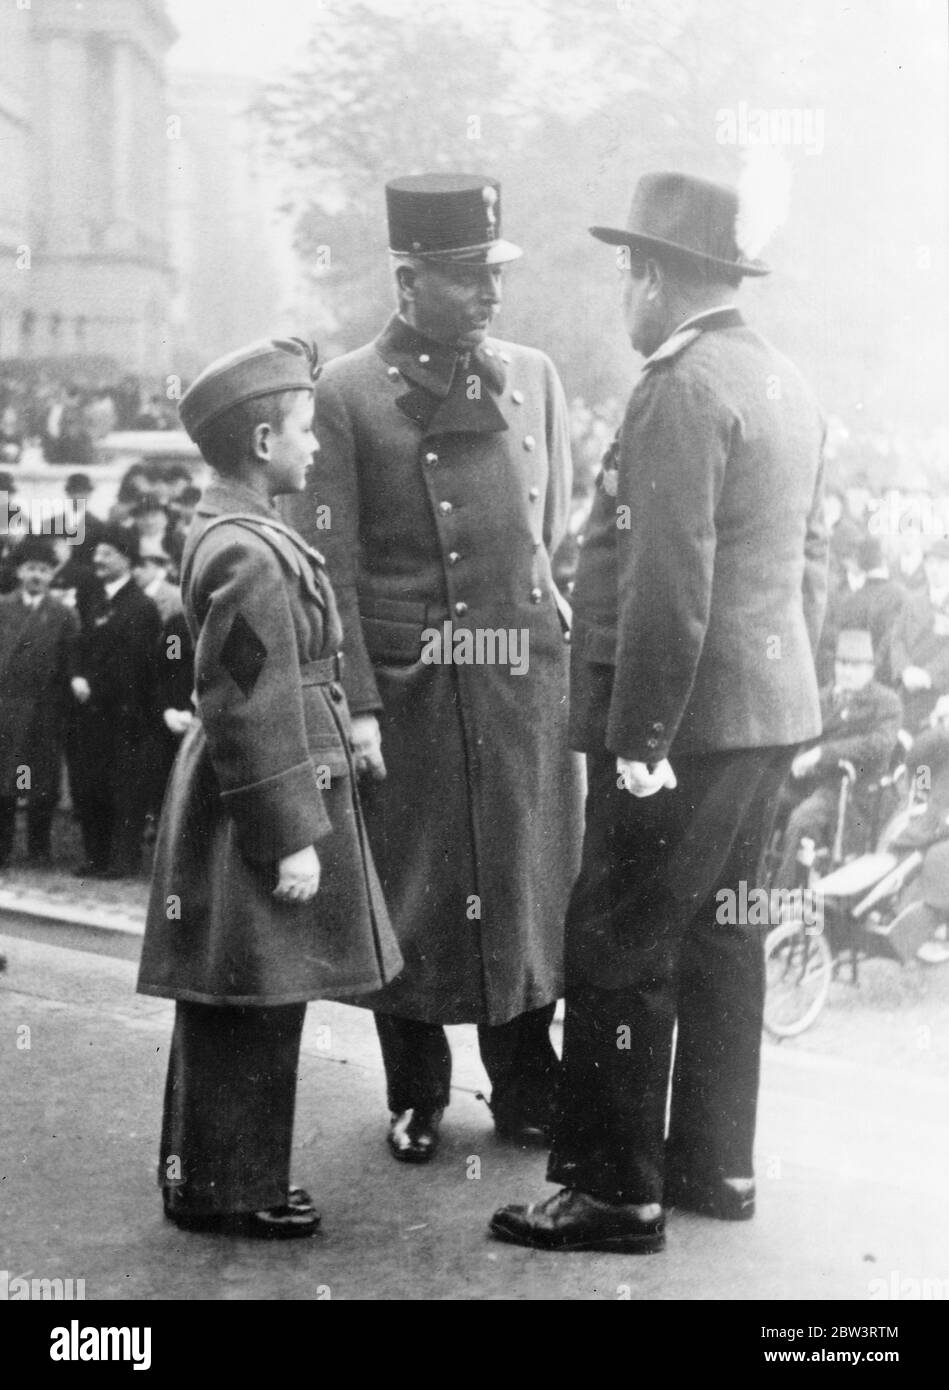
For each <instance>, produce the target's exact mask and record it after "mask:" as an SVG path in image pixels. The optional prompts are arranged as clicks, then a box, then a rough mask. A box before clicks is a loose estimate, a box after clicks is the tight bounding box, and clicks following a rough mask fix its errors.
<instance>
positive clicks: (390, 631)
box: [292, 317, 581, 1024]
mask: <svg viewBox="0 0 949 1390" xmlns="http://www.w3.org/2000/svg"><path fill="white" fill-rule="evenodd" d="M316 433H317V437H318V438H319V440H320V446H321V451H322V452H321V454H320V456H319V458H320V465H319V467H318V469H316V470H314V472H313V474H311V481H312V488H311V491H310V493H309V495H308V496H307V497H306V498H305V499H303V501H302V504H299V505H297V506H296V507H294V509H293V512H292V515H293V517H294V518H295V520H296V524H297V525H298V526H299V528H300V529H301V530H302V531H303V532H304V534H305V535H307V537H308V539H310V540H312V541H313V543H314V544H316V545H319V546H321V547H323V548H325V550H326V554H327V562H328V565H329V568H330V572H331V574H332V575H333V581H334V585H335V586H336V589H337V593H338V596H339V601H340V608H341V613H342V618H343V627H344V631H345V634H346V636H345V644H344V651H345V653H346V674H345V679H346V681H347V688H348V691H349V694H350V699H351V703H352V706H353V708H354V709H355V710H358V711H361V712H363V711H378V712H379V713H380V719H381V727H382V751H383V755H384V757H385V760H386V766H387V768H388V777H387V779H386V781H384V782H382V783H379V784H374V785H372V786H370V787H367V788H366V789H365V795H364V802H365V806H366V814H367V822H368V825H369V831H370V839H371V842H372V845H373V851H374V854H375V857H376V862H377V865H378V866H379V872H380V875H381V877H382V881H383V886H384V888H385V892H386V898H387V901H388V903H389V907H390V911H391V912H392V915H393V921H394V923H395V925H396V930H397V932H398V934H399V939H400V943H401V946H402V951H403V955H404V956H405V959H406V970H405V973H404V975H403V977H402V978H401V979H400V980H399V981H398V982H397V983H396V985H395V986H394V987H393V988H392V989H390V990H387V991H386V993H385V995H384V996H383V997H382V998H381V999H375V1000H373V1001H371V1002H372V1003H373V1006H374V1007H377V1008H381V1009H383V1011H388V1012H392V1013H396V1014H401V1015H403V1016H406V1017H410V1018H418V1019H424V1020H428V1021H430V1022H441V1023H451V1022H472V1021H476V1020H477V1021H484V1022H490V1023H492V1024H494V1023H503V1022H506V1021H507V1020H509V1019H511V1018H513V1017H514V1016H516V1015H517V1014H520V1013H522V1012H523V1011H524V1010H527V1009H534V1008H539V1007H541V1006H542V1005H544V1004H546V1003H548V1002H549V1001H551V1000H553V999H555V998H557V996H558V994H559V993H560V991H561V952H562V930H563V917H564V914H565V910H566V903H567V896H568V893H569V889H570V885H571V882H572V879H573V877H574V874H575V870H576V866H577V863H578V856H579V838H580V825H581V804H580V789H579V781H578V770H577V767H576V766H575V761H574V760H573V759H572V758H571V756H570V754H569V750H568V747H567V738H566V719H567V676H568V671H567V652H568V648H567V645H566V629H567V622H568V614H567V612H566V605H564V604H563V602H562V600H561V599H560V596H559V594H558V592H557V589H556V586H555V584H554V582H553V579H552V575H551V565H550V556H551V554H552V553H553V551H554V550H555V548H556V546H557V544H558V542H559V541H560V539H561V537H562V536H563V534H564V530H565V527H566V523H567V513H568V506H569V501H570V487H571V479H570V471H571V470H570V455H569V441H568V430H567V417H566V409H565V403H564V399H563V392H562V388H561V386H560V383H559V380H558V378H557V375H556V373H555V371H554V368H553V366H552V364H551V363H550V361H549V360H548V359H547V358H546V357H545V356H544V355H543V354H542V353H540V352H537V351H536V350H534V349H531V348H525V347H520V346H517V345H515V344H513V343H506V342H501V341H499V340H495V339H490V340H489V341H488V342H487V344H486V345H484V346H483V347H482V348H481V349H480V350H479V351H477V352H476V353H474V354H473V355H472V357H471V359H470V361H468V362H465V361H463V360H461V359H460V358H457V357H456V355H455V353H454V352H452V351H451V350H450V349H448V348H446V347H444V346H442V345H440V344H438V343H434V342H430V341H429V340H428V339H426V338H424V337H422V336H421V335H419V334H418V333H417V332H416V331H415V330H414V329H412V328H410V327H409V326H408V325H407V324H406V323H405V322H404V321H403V320H402V319H400V318H398V317H396V318H394V319H393V320H392V321H391V322H390V324H389V325H388V327H387V328H386V329H385V330H384V332H383V333H382V334H381V336H380V337H379V338H378V339H377V340H376V341H375V342H374V343H371V344H369V345H367V346H366V347H363V348H360V349H359V350H357V351H356V352H352V353H349V354H348V355H347V356H344V357H341V358H338V359H337V360H336V361H333V362H330V363H329V364H328V365H327V367H326V368H325V369H324V372H323V375H322V377H321V378H320V380H319V381H318V382H317V385H316ZM294 500H296V499H294ZM320 508H328V511H322V512H321V511H320ZM327 521H329V528H328V529H322V528H324V527H325V526H326V524H327ZM446 623H449V624H451V633H452V639H451V641H452V644H453V642H454V633H455V631H456V630H461V631H466V632H468V633H472V634H474V633H477V632H479V631H480V632H482V633H484V632H495V633H498V632H503V633H504V634H505V640H507V634H509V633H512V632H513V633H515V634H516V635H517V640H518V641H519V642H520V641H524V642H526V643H527V651H528V653H529V661H528V664H527V667H526V669H525V671H524V673H523V674H520V675H516V674H513V666H514V663H513V662H511V661H507V662H505V661H501V660H498V661H495V662H494V663H491V662H484V661H483V662H481V663H480V664H471V665H455V664H445V663H442V664H438V663H434V664H427V663H425V662H423V661H422V659H421V653H422V647H423V640H424V639H423V634H424V633H425V631H426V630H428V631H429V632H432V631H437V632H443V631H444V624H446ZM452 650H453V646H452ZM493 651H494V653H495V654H496V655H499V654H502V653H500V648H499V647H498V646H494V647H493ZM510 654H511V653H510V648H508V652H507V655H508V656H510Z"/></svg>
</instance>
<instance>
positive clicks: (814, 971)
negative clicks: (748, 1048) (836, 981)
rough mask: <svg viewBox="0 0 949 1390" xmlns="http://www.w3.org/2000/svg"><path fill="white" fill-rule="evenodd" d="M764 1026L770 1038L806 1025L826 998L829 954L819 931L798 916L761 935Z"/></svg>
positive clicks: (790, 1033)
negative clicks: (762, 946) (762, 940)
mask: <svg viewBox="0 0 949 1390" xmlns="http://www.w3.org/2000/svg"><path fill="white" fill-rule="evenodd" d="M764 954H765V1000H764V1026H765V1028H766V1029H767V1031H768V1032H769V1033H770V1034H771V1036H772V1037H774V1038H793V1037H795V1036H796V1035H797V1034H798V1033H803V1032H804V1030H805V1028H809V1027H810V1026H811V1024H812V1023H813V1022H814V1020H815V1018H816V1017H817V1015H818V1014H819V1013H820V1011H821V1009H822V1008H823V1007H824V1004H825V1003H826V1002H827V995H828V994H829V993H830V981H831V975H832V973H833V957H832V955H831V951H830V947H829V946H828V944H827V939H826V937H825V936H824V934H823V932H818V933H814V931H813V928H808V926H807V924H806V922H804V921H803V920H802V919H801V918H797V917H794V918H791V919H790V920H788V921H787V922H781V923H780V924H779V925H778V926H776V927H775V928H774V929H773V930H772V931H770V932H769V933H768V935H767V937H766V938H765V947H764Z"/></svg>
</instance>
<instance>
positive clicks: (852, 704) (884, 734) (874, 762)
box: [809, 681, 903, 782]
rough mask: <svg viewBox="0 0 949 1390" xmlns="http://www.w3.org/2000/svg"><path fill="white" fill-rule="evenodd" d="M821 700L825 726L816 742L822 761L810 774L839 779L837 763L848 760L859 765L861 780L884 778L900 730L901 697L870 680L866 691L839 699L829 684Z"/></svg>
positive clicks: (817, 776)
mask: <svg viewBox="0 0 949 1390" xmlns="http://www.w3.org/2000/svg"><path fill="white" fill-rule="evenodd" d="M820 703H821V720H822V725H823V727H822V731H821V735H820V738H819V740H818V741H817V744H816V745H815V746H816V747H818V748H819V749H820V761H819V762H818V764H817V766H816V767H815V768H813V769H812V771H811V773H810V774H809V776H810V777H812V778H819V779H823V778H825V777H831V778H833V779H834V780H836V777H837V774H838V763H840V762H841V761H844V760H845V761H847V762H849V763H852V764H853V766H854V767H855V768H856V772H857V778H858V781H859V782H872V781H873V780H874V779H875V778H877V777H881V776H882V775H883V773H884V772H886V770H887V766H888V764H889V760H890V757H891V755H892V753H893V750H894V748H895V747H896V737H897V734H898V733H899V731H900V721H901V720H902V718H903V706H902V703H901V702H900V697H899V696H898V695H897V694H896V693H895V691H893V690H888V689H887V688H886V686H885V685H879V684H878V683H877V682H876V681H871V682H870V684H869V685H867V686H865V687H864V688H863V690H857V691H854V692H852V693H850V694H847V695H844V696H842V697H841V698H840V699H839V700H835V699H834V690H833V687H832V686H827V687H825V688H824V689H823V690H822V691H821V698H820Z"/></svg>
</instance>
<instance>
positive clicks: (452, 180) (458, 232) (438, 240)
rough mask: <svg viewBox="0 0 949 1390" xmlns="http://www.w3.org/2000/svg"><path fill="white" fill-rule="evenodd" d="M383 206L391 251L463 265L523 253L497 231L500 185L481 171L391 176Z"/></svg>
mask: <svg viewBox="0 0 949 1390" xmlns="http://www.w3.org/2000/svg"><path fill="white" fill-rule="evenodd" d="M386 210H387V212H388V216H389V250H390V251H391V252H392V253H393V254H394V255H398V256H418V257H419V258H420V259H422V260H430V261H444V262H448V263H460V264H466V265H502V264H503V263H504V262H505V261H515V260H517V258H518V257H519V256H521V255H523V252H522V251H521V248H520V247H519V246H515V245H514V243H513V242H512V241H505V240H504V239H503V237H502V236H501V185H500V184H499V183H498V181H497V179H492V178H487V177H486V176H485V175H483V174H410V175H407V176H406V177H405V178H400V179H391V180H390V181H389V183H387V184H386Z"/></svg>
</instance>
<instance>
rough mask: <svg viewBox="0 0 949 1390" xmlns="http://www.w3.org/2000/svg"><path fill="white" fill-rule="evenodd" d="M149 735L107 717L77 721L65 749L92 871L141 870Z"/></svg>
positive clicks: (99, 713)
mask: <svg viewBox="0 0 949 1390" xmlns="http://www.w3.org/2000/svg"><path fill="white" fill-rule="evenodd" d="M146 758H147V729H146V726H145V725H144V724H141V723H138V722H134V721H124V720H122V719H121V718H120V717H118V716H110V715H109V714H108V713H107V712H103V711H99V710H96V711H92V712H91V713H90V712H85V711H83V712H82V713H81V714H80V715H79V716H77V718H76V721H75V726H74V728H73V730H72V731H71V734H70V739H69V742H68V744H67V762H68V767H69V789H70V793H71V795H72V800H73V806H74V808H75V811H76V817H77V819H78V821H79V828H80V831H81V833H82V843H83V853H84V855H85V859H86V863H87V864H89V866H90V867H91V868H93V869H98V870H106V869H108V870H111V871H112V872H114V873H120V874H125V875H128V876H130V877H131V876H133V875H135V874H137V873H139V872H140V871H141V867H142V836H143V834H144V831H145V816H146V813H147V810H148V801H149V795H150V785H149V776H148V767H147V761H146Z"/></svg>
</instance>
